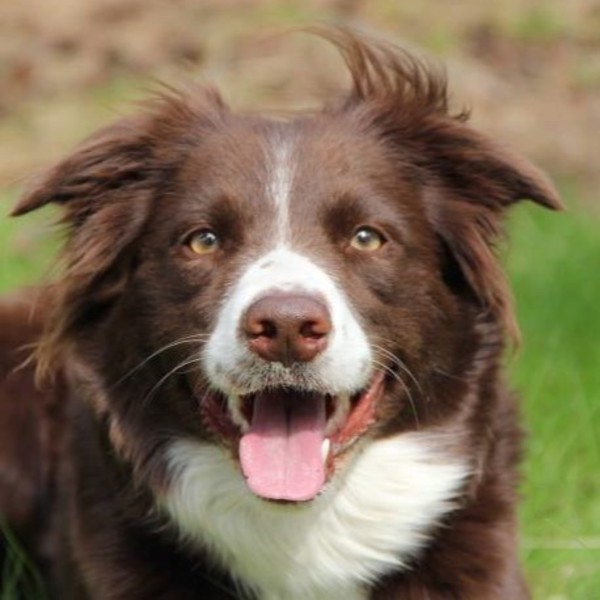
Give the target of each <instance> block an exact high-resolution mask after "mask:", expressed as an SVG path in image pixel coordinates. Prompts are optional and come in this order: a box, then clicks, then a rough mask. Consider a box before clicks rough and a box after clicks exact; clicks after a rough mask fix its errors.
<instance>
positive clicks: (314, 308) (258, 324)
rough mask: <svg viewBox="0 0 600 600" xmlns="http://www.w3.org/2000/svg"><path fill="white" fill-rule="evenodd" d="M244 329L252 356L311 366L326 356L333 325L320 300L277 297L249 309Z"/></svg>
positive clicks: (306, 297)
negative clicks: (319, 358)
mask: <svg viewBox="0 0 600 600" xmlns="http://www.w3.org/2000/svg"><path fill="white" fill-rule="evenodd" d="M241 329H242V333H243V334H244V335H245V337H246V339H247V343H248V348H249V349H250V350H251V351H252V352H254V353H256V354H258V355H259V356H260V357H261V358H264V359H265V360H269V361H274V362H281V363H283V364H291V363H293V362H308V361H310V360H313V359H314V358H315V357H316V356H317V355H318V354H319V353H320V352H322V351H323V350H324V349H325V348H326V346H327V343H328V336H329V334H330V333H331V329H332V325H331V319H330V315H329V311H328V309H327V305H326V304H325V302H324V301H323V300H321V299H320V298H319V297H314V296H309V295H302V294H277V293H275V294H269V295H267V296H263V297H262V298H259V299H258V300H256V301H255V302H254V303H252V304H251V305H250V306H249V307H248V309H247V310H246V312H245V314H244V316H243V318H242V322H241Z"/></svg>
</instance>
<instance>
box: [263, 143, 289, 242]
mask: <svg viewBox="0 0 600 600" xmlns="http://www.w3.org/2000/svg"><path fill="white" fill-rule="evenodd" d="M293 150H294V143H293V141H292V140H291V139H289V138H287V137H283V136H277V137H276V138H274V139H273V141H272V142H271V144H270V146H269V156H268V159H267V160H268V164H269V182H268V186H267V195H268V197H269V198H270V199H271V201H272V202H273V203H274V204H275V208H276V210H277V220H276V223H275V226H276V232H277V242H278V243H279V244H285V243H286V242H287V241H288V240H289V238H290V217H289V212H290V211H289V206H290V194H291V190H292V181H293V179H294V164H293Z"/></svg>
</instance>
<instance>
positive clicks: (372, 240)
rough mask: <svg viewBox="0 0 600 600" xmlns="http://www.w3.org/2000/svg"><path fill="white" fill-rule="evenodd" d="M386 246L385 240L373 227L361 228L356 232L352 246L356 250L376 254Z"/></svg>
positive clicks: (351, 241)
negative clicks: (375, 252) (376, 251)
mask: <svg viewBox="0 0 600 600" xmlns="http://www.w3.org/2000/svg"><path fill="white" fill-rule="evenodd" d="M383 244H385V238H384V237H383V235H381V233H379V232H378V231H377V230H376V229H373V228H372V227H360V228H359V229H357V230H356V231H355V232H354V235H353V236H352V239H351V240H350V245H351V246H352V247H353V248H355V249H356V250H362V251H363V252H374V251H375V250H379V248H381V246H383Z"/></svg>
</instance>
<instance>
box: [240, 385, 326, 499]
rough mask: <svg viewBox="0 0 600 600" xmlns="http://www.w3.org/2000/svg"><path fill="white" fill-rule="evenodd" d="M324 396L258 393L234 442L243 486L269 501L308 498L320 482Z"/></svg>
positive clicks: (322, 467)
mask: <svg viewBox="0 0 600 600" xmlns="http://www.w3.org/2000/svg"><path fill="white" fill-rule="evenodd" d="M324 429H325V399H324V398H323V397H322V396H318V395H316V394H298V395H297V396H294V397H288V396H287V394H286V393H285V392H282V391H279V392H266V393H262V394H259V395H258V396H257V397H256V399H255V401H254V414H253V417H252V424H251V425H250V431H249V432H248V433H246V434H245V435H244V436H243V437H242V439H241V441H240V461H241V464H242V470H243V472H244V475H245V476H246V479H247V484H248V487H249V488H250V489H251V490H252V491H253V492H254V493H255V494H256V495H258V496H262V497H263V498H268V499H270V500H293V501H296V502H299V501H303V500H311V499H312V498H314V497H315V496H316V495H317V493H318V492H319V491H320V490H321V488H322V487H323V484H324V483H325V467H324V464H323V459H322V458H321V446H322V444H323V439H324Z"/></svg>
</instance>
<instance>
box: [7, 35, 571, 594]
mask: <svg viewBox="0 0 600 600" xmlns="http://www.w3.org/2000/svg"><path fill="white" fill-rule="evenodd" d="M321 35H323V36H324V37H326V38H327V39H329V40H330V41H331V42H332V43H333V44H334V45H335V46H336V47H337V48H338V49H339V50H340V52H341V54H342V56H343V58H344V60H345V63H346V65H347V67H348V69H349V72H350V75H351V85H350V89H349V90H348V91H347V92H346V93H345V94H343V95H342V96H341V97H339V98H337V99H336V100H334V101H332V102H331V103H330V104H328V105H326V106H324V107H323V108H322V109H320V110H318V111H315V112H313V113H312V114H304V113H303V114H299V115H296V116H293V117H290V118H288V119H275V118H270V117H268V116H264V115H263V116H258V115H249V114H236V113H234V112H232V111H231V110H230V109H229V108H228V107H227V105H226V104H225V102H224V101H223V100H222V99H221V97H220V96H219V94H218V93H217V92H216V91H214V90H212V89H198V88H194V89H191V90H187V91H184V92H171V91H169V92H166V93H165V94H163V95H160V96H158V97H156V98H155V99H154V100H152V101H150V102H149V103H148V104H147V105H146V106H145V107H144V108H143V109H142V110H141V111H140V113H139V114H137V115H135V116H133V117H130V118H125V119H123V120H121V121H119V122H117V123H115V124H113V125H110V126H109V127H107V128H105V129H103V130H102V131H100V132H99V133H97V134H96V135H94V136H92V137H91V138H90V139H88V140H87V141H86V142H84V143H83V145H82V146H81V147H80V148H79V149H77V150H76V151H75V152H74V154H72V155H71V156H69V157H68V158H67V159H66V160H64V161H62V162H60V163H59V164H58V165H57V166H55V167H54V168H53V169H52V170H50V171H49V172H48V173H47V174H46V175H45V176H44V177H42V178H41V179H40V180H38V181H37V183H36V184H35V185H34V186H32V188H31V189H30V190H29V191H28V192H27V193H26V194H25V195H24V197H22V198H21V200H20V201H19V203H18V205H17V207H16V209H15V211H14V214H16V215H21V214H24V213H28V212H30V211H32V210H35V209H37V208H40V207H41V206H44V205H47V204H55V205H58V206H60V209H61V211H62V220H63V223H64V225H65V226H66V230H67V239H66V243H65V246H64V250H63V259H64V271H63V274H62V275H61V277H60V279H59V280H58V281H56V282H55V283H54V284H52V285H51V286H49V287H47V288H46V289H43V290H38V291H36V292H26V293H24V294H23V295H21V296H17V297H13V298H12V299H7V300H5V301H4V303H3V304H2V308H1V309H0V323H1V327H0V344H1V350H0V364H1V370H0V376H1V377H2V384H1V391H0V511H1V512H2V513H3V514H4V518H5V521H6V523H8V526H9V527H10V528H11V530H12V531H14V532H16V534H17V535H19V536H20V537H21V538H22V539H23V540H24V542H23V543H24V544H25V546H26V549H27V552H29V553H30V555H31V556H32V557H33V558H35V559H36V560H37V562H38V564H39V565H40V567H39V568H40V569H41V571H42V573H43V574H44V575H45V576H47V578H48V581H49V586H50V593H51V594H52V595H53V597H56V598H60V599H61V600H65V599H66V600H72V599H98V600H142V599H144V600H150V599H152V600H155V599H161V600H163V599H173V600H185V599H190V600H191V599H194V600H199V599H200V598H202V599H205V600H221V599H223V600H225V599H230V598H244V599H255V600H341V599H343V600H367V599H370V600H384V599H390V600H391V599H398V600H400V599H401V600H441V599H455V600H458V599H460V600H522V599H525V598H527V597H528V593H527V589H526V585H525V583H524V580H523V577H522V573H521V568H520V565H519V561H518V556H517V522H516V502H517V492H516V486H517V482H518V477H517V463H518V460H519V454H520V450H519V446H520V438H521V433H520V429H519V425H518V415H517V405H516V399H515V397H514V395H513V394H512V393H511V392H510V391H509V390H508V388H507V386H506V385H505V382H504V377H503V374H502V365H501V363H502V355H503V350H504V348H505V345H506V340H510V339H513V340H514V339H515V338H516V336H517V331H516V325H515V321H514V316H513V311H512V308H511V301H510V292H509V290H508V288H507V283H506V281H505V278H504V276H503V273H502V270H501V267H500V266H499V263H498V261H497V258H496V254H495V251H494V247H495V244H496V242H497V241H498V239H499V238H500V237H501V235H502V221H503V216H504V213H505V210H506V209H507V208H509V207H510V206H511V205H512V204H514V203H516V202H517V201H519V200H521V199H529V200H532V201H534V202H536V203H537V204H540V205H542V206H545V207H546V208H550V209H558V208H560V202H559V199H558V197H557V194H556V192H555V190H554V188H553V187H552V185H551V184H550V183H549V181H548V180H547V179H546V177H545V176H544V175H543V174H542V173H541V172H540V171H538V170H537V169H536V168H535V167H533V166H532V165H531V164H530V163H529V162H527V161H525V160H523V159H521V158H518V157H516V156H515V155H514V154H512V153H510V152H508V151H506V150H504V149H502V147H500V146H499V145H497V144H496V143H495V142H494V141H492V140H490V139H488V138H486V137H485V136H483V135H481V134H479V133H477V132H476V131H474V130H473V129H472V128H471V127H470V126H469V125H468V124H467V122H466V121H467V118H466V115H465V114H453V113H452V112H451V111H450V109H449V108H448V94H447V88H446V81H445V78H444V76H443V74H441V73H439V72H438V70H437V69H436V68H433V67H432V66H431V65H428V64H427V63H425V62H424V61H422V60H420V59H417V58H415V57H412V56H410V55H409V54H407V53H406V52H404V51H402V50H400V49H398V48H395V47H393V46H391V45H388V44H386V43H382V42H377V41H373V40H367V39H365V38H362V37H360V36H358V35H356V34H353V33H351V32H348V31H346V30H341V29H326V30H322V31H321ZM32 343H35V344H36V352H35V355H34V361H33V362H34V363H35V365H32V364H29V365H27V364H26V365H25V366H23V365H22V362H23V358H24V355H23V351H22V347H23V346H24V345H27V344H32ZM34 368H35V370H36V371H37V376H38V377H37V381H38V383H39V382H42V383H41V384H40V385H38V387H37V388H36V387H34V383H33V375H34V373H33V371H34Z"/></svg>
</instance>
